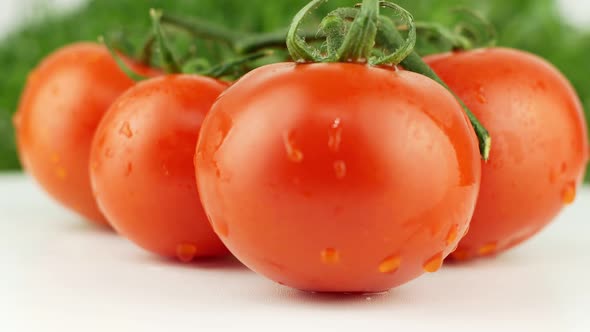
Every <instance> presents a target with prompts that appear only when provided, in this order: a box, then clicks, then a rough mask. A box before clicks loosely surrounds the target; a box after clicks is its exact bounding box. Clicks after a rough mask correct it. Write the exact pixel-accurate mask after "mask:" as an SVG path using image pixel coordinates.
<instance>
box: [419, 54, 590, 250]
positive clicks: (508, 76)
mask: <svg viewBox="0 0 590 332" xmlns="http://www.w3.org/2000/svg"><path fill="white" fill-rule="evenodd" d="M426 61H427V63H428V64H430V65H431V66H432V68H433V69H434V70H435V71H436V72H437V73H438V74H439V75H440V77H441V78H442V79H443V80H444V81H445V82H446V83H447V84H448V85H449V86H450V87H451V89H452V90H453V91H454V92H456V93H457V94H458V95H459V97H460V98H462V99H463V100H464V101H465V103H466V104H467V105H468V106H469V107H470V108H471V110H472V111H473V112H474V113H475V115H476V116H477V117H478V118H479V119H480V120H481V121H482V123H483V124H484V126H486V127H487V129H488V130H489V131H490V133H491V135H492V140H493V144H492V150H491V154H490V156H491V157H490V160H489V162H488V163H487V164H484V165H483V169H482V189H481V193H480V196H479V199H478V203H477V207H476V211H475V215H474V217H473V221H472V223H471V230H470V231H469V233H468V234H467V236H466V237H465V238H464V239H463V240H462V241H461V243H460V245H459V249H458V250H457V251H456V252H455V253H454V254H453V257H454V258H456V259H459V260H464V259H469V258H472V257H475V256H488V255H492V254H495V253H498V252H500V251H503V250H507V249H509V248H511V247H513V246H515V245H517V244H519V243H521V242H523V241H524V240H526V239H528V238H530V237H531V236H533V235H534V234H536V233H537V232H539V231H540V230H541V229H543V227H545V226H546V225H547V224H548V223H549V222H550V221H551V220H552V219H553V218H554V217H555V216H556V215H557V214H558V212H559V211H561V209H562V208H563V207H564V206H565V205H567V204H569V203H571V202H572V201H573V200H574V197H575V193H576V188H577V186H578V185H579V184H580V182H581V181H582V179H583V173H584V170H585V166H586V163H587V161H588V136H587V130H586V125H585V122H584V117H583V112H582V107H581V104H580V101H579V99H578V97H577V96H576V94H575V92H574V90H573V88H572V87H571V85H570V84H569V82H568V81H567V80H566V79H565V78H564V77H563V75H562V74H561V73H559V71H558V70H557V69H555V68H554V67H553V66H551V65H550V64H549V63H547V62H546V61H544V60H542V59H540V58H538V57H536V56H533V55H531V54H528V53H524V52H521V51H517V50H510V49H501V48H496V49H487V50H479V51H471V52H458V53H452V54H443V55H437V56H432V57H427V58H426Z"/></svg>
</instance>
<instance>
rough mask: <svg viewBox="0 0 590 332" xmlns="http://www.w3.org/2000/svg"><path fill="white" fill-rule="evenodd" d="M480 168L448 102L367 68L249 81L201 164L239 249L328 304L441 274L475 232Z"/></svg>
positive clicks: (294, 69)
mask: <svg viewBox="0 0 590 332" xmlns="http://www.w3.org/2000/svg"><path fill="white" fill-rule="evenodd" d="M480 168H481V166H480V161H479V152H478V146H477V140H476V138H475V134H474V132H473V129H472V128H471V125H470V124H469V122H468V120H467V119H466V116H465V115H464V114H463V113H462V110H461V108H460V106H459V104H458V103H457V101H456V100H455V99H454V98H453V96H452V95H451V94H450V93H449V92H448V91H446V90H445V89H444V88H442V87H441V86H440V85H438V84H437V83H435V82H434V81H432V80H430V79H428V78H426V77H424V76H421V75H418V74H414V73H411V72H405V71H393V70H390V69H381V68H375V67H370V66H367V65H364V64H344V63H340V64H293V63H281V64H275V65H269V66H265V67H262V68H259V69H257V70H254V71H253V72H251V73H249V74H247V75H246V76H244V77H243V78H242V79H241V80H239V81H238V82H237V83H235V84H234V85H233V86H232V87H230V88H229V89H228V90H227V91H226V92H224V93H223V94H222V96H221V97H220V98H219V99H218V101H217V102H216V103H215V104H214V106H213V107H212V110H211V112H210V113H209V115H208V116H207V118H206V120H205V122H204V124H203V127H202V129H201V134H200V140H199V144H198V147H197V153H196V173H197V182H198V187H199V192H200V194H201V199H202V202H203V205H204V207H205V210H206V211H207V213H208V215H209V216H210V218H211V221H212V224H213V226H214V228H215V229H216V230H217V233H218V234H219V235H220V236H221V239H222V241H223V242H224V243H225V244H226V245H227V247H228V248H229V249H230V251H231V252H232V253H233V254H234V255H236V257H237V258H238V259H240V260H241V261H242V262H243V263H245V264H246V265H247V266H248V267H250V268H252V269H253V270H255V271H257V272H259V273H261V274H263V275H265V276H266V277H268V278H270V279H272V280H274V281H276V282H279V283H281V284H285V285H287V286H291V287H294V288H298V289H302V290H308V291H323V292H379V291H384V290H388V289H390V288H392V287H395V286H398V285H401V284H403V283H405V282H407V281H409V280H412V279H414V278H416V277H418V276H419V275H421V274H423V273H425V272H435V271H437V270H438V269H439V268H440V266H441V265H442V262H443V260H444V258H445V257H446V256H447V255H448V254H449V253H450V252H451V251H453V250H454V249H455V246H456V245H457V243H458V241H459V238H460V236H462V235H463V234H464V233H465V231H466V230H467V227H468V222H469V220H470V218H471V215H472V212H473V209H474V206H475V201H476V195H477V192H478V190H479V184H480Z"/></svg>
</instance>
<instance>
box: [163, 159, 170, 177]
mask: <svg viewBox="0 0 590 332" xmlns="http://www.w3.org/2000/svg"><path fill="white" fill-rule="evenodd" d="M161 168H162V172H163V173H164V176H167V177H168V176H170V170H169V169H168V165H166V163H164V162H163V163H162V165H161Z"/></svg>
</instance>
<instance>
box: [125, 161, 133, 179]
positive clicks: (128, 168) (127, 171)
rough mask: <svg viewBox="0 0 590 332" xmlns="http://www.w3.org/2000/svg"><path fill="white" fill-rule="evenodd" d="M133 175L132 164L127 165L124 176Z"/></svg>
mask: <svg viewBox="0 0 590 332" xmlns="http://www.w3.org/2000/svg"><path fill="white" fill-rule="evenodd" d="M131 173H133V164H132V163H127V168H126V169H125V176H130V175H131Z"/></svg>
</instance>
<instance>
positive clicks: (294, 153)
mask: <svg viewBox="0 0 590 332" xmlns="http://www.w3.org/2000/svg"><path fill="white" fill-rule="evenodd" d="M283 143H284V145H285V151H286V152H287V158H289V160H290V161H292V162H294V163H300V162H302V161H303V152H301V150H299V149H298V148H297V147H296V146H295V140H294V138H293V134H285V135H283Z"/></svg>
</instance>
